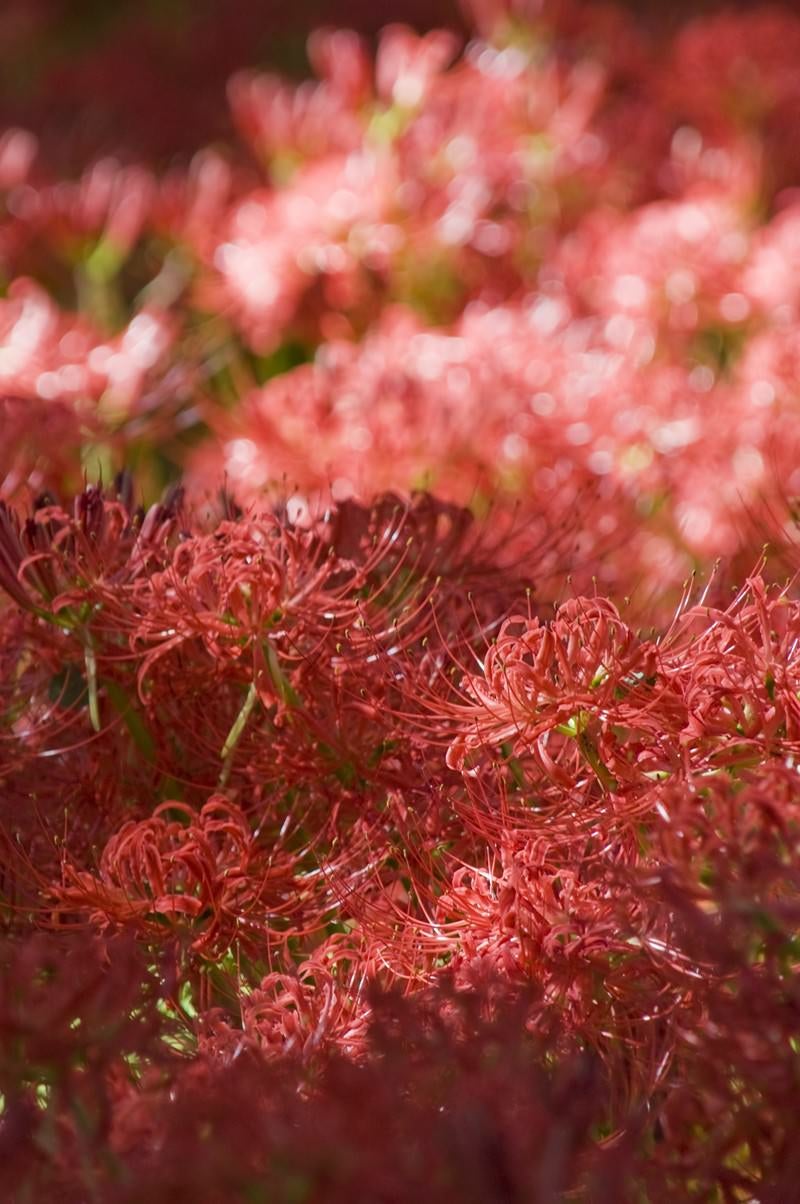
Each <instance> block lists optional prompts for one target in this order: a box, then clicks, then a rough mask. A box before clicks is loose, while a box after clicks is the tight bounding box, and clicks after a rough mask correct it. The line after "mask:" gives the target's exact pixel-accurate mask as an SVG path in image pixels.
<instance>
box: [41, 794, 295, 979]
mask: <svg viewBox="0 0 800 1204" xmlns="http://www.w3.org/2000/svg"><path fill="white" fill-rule="evenodd" d="M168 816H173V818H168ZM299 861H300V858H299V857H298V856H297V854H294V855H293V854H292V853H290V852H288V851H287V852H284V853H281V852H279V851H277V850H275V849H273V850H269V851H268V852H267V851H266V850H264V849H263V847H262V848H260V847H259V846H258V844H257V843H256V841H255V839H254V837H253V834H252V831H251V828H250V825H249V823H248V822H247V819H246V818H245V816H244V814H243V813H242V812H241V811H240V810H239V809H238V808H237V807H235V806H234V805H233V804H231V803H229V802H228V801H227V800H226V799H225V798H224V797H222V796H218V797H213V798H211V799H209V801H208V802H207V803H206V804H205V805H204V807H203V808H202V809H201V810H200V812H199V814H196V813H194V812H193V811H192V809H191V808H189V807H187V806H186V805H184V804H180V803H175V802H167V803H162V804H160V805H159V806H158V807H157V808H156V809H155V810H154V812H153V815H152V818H150V819H146V820H140V821H138V822H134V821H129V822H128V823H127V824H125V825H123V827H122V828H121V829H120V831H119V832H117V833H116V835H114V836H113V837H112V838H111V839H110V840H109V842H108V844H107V845H106V847H105V849H104V850H103V853H102V855H101V858H100V865H99V867H98V873H97V875H94V874H91V873H89V872H87V871H84V870H77V869H75V868H74V867H73V866H71V865H69V864H66V865H65V867H64V877H63V884H62V885H61V886H59V887H57V888H54V889H53V891H52V896H53V899H54V901H55V906H56V907H57V909H58V912H59V913H60V914H61V915H68V914H69V913H73V914H74V913H76V912H88V913H89V915H90V919H91V920H92V922H93V923H95V924H97V925H99V926H100V927H101V928H102V927H107V926H109V925H133V926H134V928H135V929H136V931H137V932H138V933H139V934H140V935H141V936H142V937H147V938H148V939H150V940H157V941H164V940H172V939H173V937H174V935H175V934H181V933H182V932H185V934H186V938H185V939H186V941H187V943H188V945H189V947H190V949H191V951H192V952H193V953H196V954H198V955H199V956H201V957H204V958H206V959H208V960H212V961H217V960H219V959H220V958H221V957H222V956H223V955H224V954H225V953H226V952H227V951H228V950H229V949H230V948H231V947H234V946H237V945H239V944H242V945H243V946H245V947H250V948H252V947H253V946H254V944H255V947H256V948H261V947H262V946H263V945H264V944H265V943H266V945H268V943H269V940H270V929H271V918H272V917H274V918H275V919H276V920H279V919H280V918H284V919H285V918H286V917H287V916H290V915H292V913H298V912H299V913H302V912H304V911H306V910H307V898H308V892H307V891H304V889H303V880H302V879H303V871H302V869H301V868H300V865H299ZM278 932H280V930H278Z"/></svg>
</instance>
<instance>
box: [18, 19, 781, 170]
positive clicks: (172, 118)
mask: <svg viewBox="0 0 800 1204" xmlns="http://www.w3.org/2000/svg"><path fill="white" fill-rule="evenodd" d="M519 7H520V8H521V9H522V8H524V10H525V13H526V14H527V15H529V14H530V13H531V11H533V10H535V8H536V7H537V5H536V0H533V2H532V3H531V2H530V0H529V2H527V3H525V4H523V5H520V6H519ZM552 7H553V6H552V5H549V6H548V8H549V9H552ZM587 7H593V8H596V9H597V8H602V7H603V6H602V5H601V4H589V5H587ZM621 7H625V8H627V9H628V10H629V11H630V12H631V13H632V14H633V15H634V18H635V20H636V21H637V22H638V23H640V24H641V25H642V26H644V27H646V28H649V29H650V31H651V32H655V33H656V34H657V35H663V36H664V37H668V36H669V35H670V33H671V32H673V31H674V30H675V28H676V27H677V26H679V25H680V24H681V23H682V22H683V21H685V20H686V19H687V18H688V17H690V16H693V15H696V14H698V13H707V12H713V11H716V10H719V9H722V8H725V9H727V10H731V9H733V8H740V9H742V8H744V9H746V8H750V9H753V8H758V7H763V4H759V2H758V0H739V3H738V4H737V3H726V4H724V5H723V4H722V3H719V2H717V0H627V3H623V4H622V5H621ZM393 21H402V22H403V23H405V24H407V25H410V26H412V27H413V28H414V29H416V30H417V31H419V32H423V31H425V30H428V29H433V28H442V27H445V28H450V29H454V30H456V31H458V32H459V33H461V34H462V35H464V36H467V35H468V30H469V26H470V21H469V18H468V17H467V15H466V14H465V11H464V7H463V6H462V4H461V3H459V0H114V2H113V3H111V4H109V3H108V2H107V0H3V3H2V5H0V63H2V69H1V70H0V128H3V127H7V126H14V125H18V126H23V127H24V128H26V129H31V130H35V131H36V133H37V134H38V136H39V137H40V139H41V142H42V149H43V151H44V152H45V153H46V155H47V158H48V161H49V162H50V163H55V162H58V164H59V166H60V168H61V170H63V171H69V170H70V169H77V168H78V167H79V166H82V165H83V164H84V163H85V162H86V161H87V160H89V159H91V158H93V157H95V156H97V155H98V154H103V153H108V152H109V151H111V150H113V152H114V154H115V155H116V156H117V157H119V156H120V155H124V154H125V153H126V152H127V154H129V155H130V156H132V157H135V158H138V159H140V160H141V159H142V158H147V159H149V160H150V161H153V162H157V163H158V162H160V163H163V162H164V161H165V160H166V159H170V158H172V157H174V156H175V155H181V154H186V153H190V152H192V151H194V150H196V149H197V148H198V147H199V146H203V145H207V144H208V143H209V142H212V141H214V140H216V139H219V138H226V137H228V136H230V134H231V125H230V115H229V110H228V108H227V106H226V104H225V87H226V83H227V81H228V79H229V78H230V76H231V74H232V73H233V72H234V71H236V70H237V69H238V68H241V67H260V68H267V69H270V70H278V71H280V72H281V73H282V74H284V75H289V76H295V77H297V78H300V77H302V76H304V75H306V74H307V73H308V71H309V65H308V59H307V56H306V41H307V38H308V34H309V32H310V31H311V30H313V29H315V28H318V27H319V26H321V25H330V26H336V27H347V28H349V29H357V30H358V31H359V32H361V33H363V34H365V35H367V36H371V37H374V36H375V35H376V34H377V32H378V31H379V30H380V29H381V28H382V27H383V26H384V25H386V24H387V23H389V22H393Z"/></svg>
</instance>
